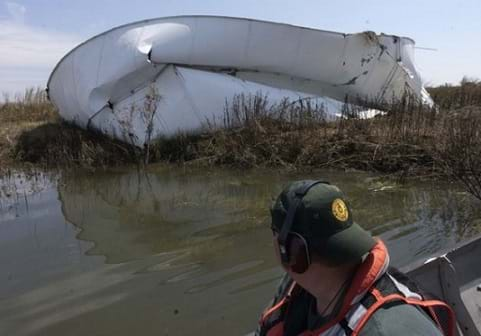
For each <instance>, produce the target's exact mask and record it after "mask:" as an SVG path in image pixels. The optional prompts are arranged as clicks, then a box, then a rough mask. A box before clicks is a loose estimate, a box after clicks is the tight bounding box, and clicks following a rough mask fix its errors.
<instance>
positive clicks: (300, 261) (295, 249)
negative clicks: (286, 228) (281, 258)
mask: <svg viewBox="0 0 481 336" xmlns="http://www.w3.org/2000/svg"><path fill="white" fill-rule="evenodd" d="M287 246H288V248H287V250H288V254H289V263H288V264H287V265H288V266H289V267H290V268H291V269H292V271H293V272H295V273H304V272H305V271H306V270H307V269H308V268H309V265H310V264H311V261H310V258H309V249H308V246H307V242H306V240H305V239H304V237H302V236H301V235H300V234H298V233H295V232H291V233H290V234H289V236H288V242H287Z"/></svg>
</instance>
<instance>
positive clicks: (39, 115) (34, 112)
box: [0, 88, 58, 123]
mask: <svg viewBox="0 0 481 336" xmlns="http://www.w3.org/2000/svg"><path fill="white" fill-rule="evenodd" d="M56 120H58V112H57V110H56V108H55V106H54V105H53V104H52V103H51V102H50V101H49V100H48V97H47V93H46V92H45V90H42V89H40V88H29V89H26V90H25V92H24V93H23V94H22V95H16V96H14V97H10V96H9V95H8V94H4V95H3V103H0V122H3V123H6V122H11V123H18V122H48V121H56Z"/></svg>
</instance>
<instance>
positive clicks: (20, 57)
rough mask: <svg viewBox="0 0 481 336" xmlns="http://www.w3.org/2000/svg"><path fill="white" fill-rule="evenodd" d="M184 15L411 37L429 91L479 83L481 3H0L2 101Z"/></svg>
mask: <svg viewBox="0 0 481 336" xmlns="http://www.w3.org/2000/svg"><path fill="white" fill-rule="evenodd" d="M184 14H185V15H187V14H188V15H193V14H199V15H224V16H237V17H248V18H253V19H262V20H268V21H275V22H283V23H290V24H295V25H300V26H306V27H312V28H319V29H324V30H333V31H340V32H344V33H354V32H361V31H365V30H370V31H374V32H377V33H381V32H383V33H387V34H394V35H401V36H409V37H411V38H413V39H414V40H415V41H416V45H417V46H418V47H420V48H428V49H434V50H425V49H420V48H419V49H416V63H417V65H418V68H419V69H420V71H421V74H422V76H423V78H424V81H425V83H427V84H428V85H440V84H444V83H452V84H455V83H458V82H459V81H460V80H461V78H462V77H463V76H468V77H470V78H477V79H481V0H465V1H457V0H450V1H447V0H416V1H412V0H404V1H388V0H383V1H379V0H362V1H359V0H336V1H325V0H296V1H293V0H290V1H284V0H242V1H240V0H239V1H233V0H173V1H170V0H136V1H131V0H129V1H127V0H82V1H73V0H25V1H21V0H16V1H0V94H1V93H4V94H5V93H7V94H10V95H14V94H15V93H19V92H23V91H24V90H25V88H27V87H32V86H40V87H42V88H44V87H45V86H46V82H47V79H48V76H49V74H50V72H51V71H52V70H53V68H54V66H55V64H56V63H57V62H58V61H59V60H60V58H61V57H62V56H63V55H64V54H65V53H67V52H68V51H69V50H70V49H72V48H74V47H75V46H76V45H77V44H79V43H81V42H82V41H85V40H86V39H88V38H90V37H92V36H94V35H96V34H99V33H102V32H103V31H105V30H108V29H110V28H113V27H115V26H118V25H122V24H126V23H130V22H133V21H138V20H143V19H147V18H154V17H162V16H173V15H184Z"/></svg>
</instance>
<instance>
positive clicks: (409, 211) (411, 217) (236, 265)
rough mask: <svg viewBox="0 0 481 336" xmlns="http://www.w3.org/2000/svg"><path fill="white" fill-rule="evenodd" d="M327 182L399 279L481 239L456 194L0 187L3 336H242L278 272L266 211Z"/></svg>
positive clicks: (342, 181) (155, 179)
mask: <svg viewBox="0 0 481 336" xmlns="http://www.w3.org/2000/svg"><path fill="white" fill-rule="evenodd" d="M298 178H327V179H329V180H330V181H332V182H333V183H335V184H337V185H338V186H339V187H341V188H342V189H343V190H344V191H345V192H346V194H347V195H348V199H349V200H350V203H351V206H352V208H353V210H354V219H355V220H356V221H357V222H359V223H361V224H362V225H363V226H364V227H365V228H367V229H369V230H371V231H372V232H373V233H375V234H376V235H380V236H381V237H382V238H383V239H384V240H385V241H386V243H387V245H388V247H389V248H390V251H391V256H392V260H393V263H394V264H395V265H397V266H403V265H406V264H407V263H409V262H411V261H414V260H417V259H420V258H425V257H427V256H429V255H432V254H433V253H436V251H439V250H442V249H445V248H447V247H449V246H453V245H454V244H456V243H457V242H459V241H462V240H464V239H467V238H469V237H472V236H474V235H476V234H477V233H479V232H480V231H481V210H479V209H478V208H479V202H477V201H475V200H474V199H473V198H472V197H470V196H469V195H468V194H466V193H464V192H463V191H462V189H460V188H459V187H457V186H455V185H450V184H442V183H419V182H417V183H412V184H405V185H397V184H396V183H394V182H381V181H380V180H379V179H377V178H375V177H373V176H371V175H368V174H361V173H353V172H333V171H324V172H313V173H305V174H298V175H295V174H285V173H284V174H281V173H279V172H277V171H267V170H266V171H248V172H245V171H225V170H209V171H206V170H200V169H182V168H178V167H168V166H153V167H151V168H149V169H148V170H147V171H143V172H139V171H137V170H135V169H123V170H115V171H109V172H98V173H95V174H92V173H82V172H76V173H75V174H68V175H67V174H63V175H61V176H48V175H42V174H38V175H34V176H25V175H24V174H15V175H12V176H9V177H5V178H3V180H2V181H0V186H1V187H0V251H1V253H0V264H1V265H2V272H1V273H0V334H2V335H13V334H15V335H54V336H55V335H131V334H135V333H137V334H141V335H197V334H198V333H199V332H202V333H209V334H210V335H224V334H229V335H243V334H245V333H247V332H249V331H250V330H252V329H254V328H255V324H256V321H257V319H258V315H259V313H260V311H261V310H262V308H263V307H264V305H265V304H266V303H267V301H268V300H269V298H270V296H271V295H272V292H273V289H274V287H275V285H276V282H277V280H278V279H279V277H280V276H281V273H282V272H281V270H280V268H279V267H278V266H277V264H276V261H275V259H274V254H273V251H272V244H271V234H270V230H269V212H268V207H269V205H270V204H271V202H272V199H273V197H275V196H276V195H277V194H278V192H279V191H280V190H281V187H282V185H283V184H284V183H285V182H286V181H289V180H292V179H298Z"/></svg>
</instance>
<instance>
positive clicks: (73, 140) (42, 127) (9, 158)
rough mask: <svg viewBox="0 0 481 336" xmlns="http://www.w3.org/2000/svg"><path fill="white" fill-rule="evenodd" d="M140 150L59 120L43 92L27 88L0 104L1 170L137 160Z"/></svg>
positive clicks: (119, 163) (77, 165)
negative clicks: (14, 166) (26, 166)
mask: <svg viewBox="0 0 481 336" xmlns="http://www.w3.org/2000/svg"><path fill="white" fill-rule="evenodd" d="M138 152H139V150H138V149H137V148H134V147H132V146H129V145H126V144H124V143H121V142H120V141H116V140H112V139H110V138H108V137H107V136H105V135H102V134H98V133H95V132H88V131H85V130H82V129H80V128H78V127H75V126H72V125H69V124H67V123H64V122H62V121H61V120H60V117H59V115H58V112H57V110H56V108H55V107H54V106H53V104H52V103H50V101H49V100H48V98H47V95H46V93H45V91H43V90H40V89H27V90H26V91H25V93H24V95H22V96H16V97H15V99H13V100H11V99H10V98H9V97H7V96H5V97H4V102H3V103H2V104H0V169H2V168H6V167H10V166H13V165H19V164H31V163H33V164H35V165H40V166H42V167H46V168H68V167H86V168H94V167H106V166H115V165H122V164H127V163H136V162H138V160H139V159H138V157H139V154H138Z"/></svg>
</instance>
